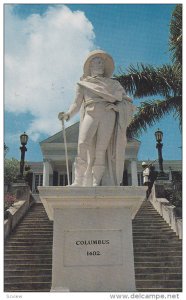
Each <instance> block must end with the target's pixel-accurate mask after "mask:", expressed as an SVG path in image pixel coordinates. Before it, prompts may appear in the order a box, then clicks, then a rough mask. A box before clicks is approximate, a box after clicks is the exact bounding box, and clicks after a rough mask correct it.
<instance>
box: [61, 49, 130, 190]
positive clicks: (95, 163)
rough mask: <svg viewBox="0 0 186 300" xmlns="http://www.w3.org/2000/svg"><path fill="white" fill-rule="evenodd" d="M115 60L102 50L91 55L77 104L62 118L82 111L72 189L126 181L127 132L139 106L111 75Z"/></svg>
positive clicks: (67, 118)
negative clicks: (124, 171)
mask: <svg viewBox="0 0 186 300" xmlns="http://www.w3.org/2000/svg"><path fill="white" fill-rule="evenodd" d="M113 71H114V62H113V59H112V57H111V56H110V55H109V54H107V53H106V52H104V51H102V50H95V51H92V52H90V53H89V55H88V57H87V59H86V61H85V64H84V74H83V77H82V78H81V80H80V81H79V82H78V83H77V91H76V97H75V101H74V103H73V104H72V105H71V106H70V108H69V110H68V112H66V113H64V112H61V113H59V115H58V118H59V119H60V120H61V119H62V118H63V119H64V120H66V121H67V120H69V119H70V118H71V117H73V116H74V115H75V114H76V113H77V112H78V111H79V110H80V109H81V118H80V128H79V140H78V154H77V157H76V160H75V180H74V183H73V184H72V186H98V185H112V186H116V185H120V184H121V182H122V178H123V170H124V161H125V148H126V143H127V139H126V129H127V126H128V125H129V123H130V121H131V119H132V115H133V113H134V110H135V106H134V105H133V104H132V99H131V98H129V97H128V96H127V95H126V92H125V90H124V89H123V87H122V86H121V84H120V83H119V82H118V81H117V80H114V79H111V78H110V77H111V75H112V73H113Z"/></svg>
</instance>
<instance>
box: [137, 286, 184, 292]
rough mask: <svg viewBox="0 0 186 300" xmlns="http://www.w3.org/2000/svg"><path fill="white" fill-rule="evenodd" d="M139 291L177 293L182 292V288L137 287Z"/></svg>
mask: <svg viewBox="0 0 186 300" xmlns="http://www.w3.org/2000/svg"><path fill="white" fill-rule="evenodd" d="M137 292H140V293H143V292H147V293H154V292H155V293H176V292H182V288H158V287H155V288H148V287H147V288H137Z"/></svg>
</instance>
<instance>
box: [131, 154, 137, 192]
mask: <svg viewBox="0 0 186 300" xmlns="http://www.w3.org/2000/svg"><path fill="white" fill-rule="evenodd" d="M131 179H132V186H138V172H137V162H136V160H131Z"/></svg>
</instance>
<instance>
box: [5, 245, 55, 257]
mask: <svg viewBox="0 0 186 300" xmlns="http://www.w3.org/2000/svg"><path fill="white" fill-rule="evenodd" d="M29 253H30V254H32V253H33V254H41V255H42V254H43V253H45V254H50V255H51V253H52V247H50V248H48V249H45V248H43V249H40V247H38V248H36V249H33V248H31V249H30V248H27V249H22V250H18V249H17V247H16V249H14V250H7V249H6V250H5V252H4V254H5V256H6V255H8V254H9V255H12V256H14V255H19V256H20V255H24V254H25V255H28V254H29Z"/></svg>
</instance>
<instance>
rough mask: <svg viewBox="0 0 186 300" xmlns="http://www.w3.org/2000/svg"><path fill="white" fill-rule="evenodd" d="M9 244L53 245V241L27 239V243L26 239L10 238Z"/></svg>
mask: <svg viewBox="0 0 186 300" xmlns="http://www.w3.org/2000/svg"><path fill="white" fill-rule="evenodd" d="M8 245H9V246H36V245H52V241H49V240H48V239H46V240H34V241H33V240H32V241H30V240H29V241H27V242H26V243H25V242H24V241H16V240H13V241H12V240H11V241H10V240H9V241H8Z"/></svg>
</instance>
